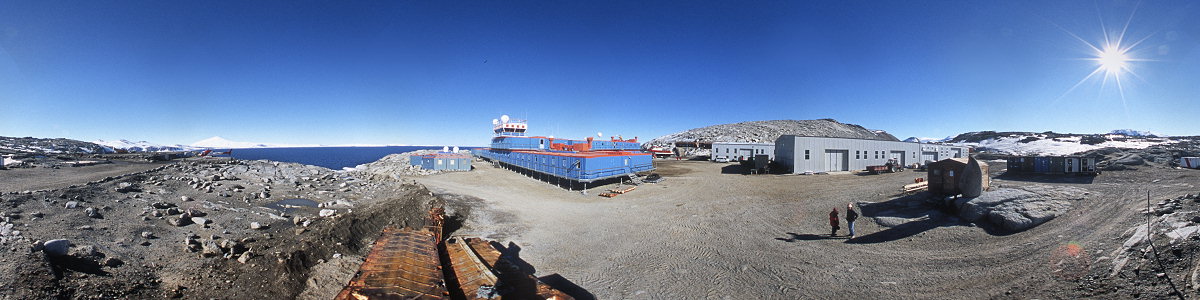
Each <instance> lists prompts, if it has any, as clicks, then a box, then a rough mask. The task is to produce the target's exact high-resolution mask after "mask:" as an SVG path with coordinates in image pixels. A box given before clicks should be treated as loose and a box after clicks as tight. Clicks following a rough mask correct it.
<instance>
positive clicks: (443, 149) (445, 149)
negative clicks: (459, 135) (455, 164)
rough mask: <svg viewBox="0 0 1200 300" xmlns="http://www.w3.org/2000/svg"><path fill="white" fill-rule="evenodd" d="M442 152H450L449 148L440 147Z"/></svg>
mask: <svg viewBox="0 0 1200 300" xmlns="http://www.w3.org/2000/svg"><path fill="white" fill-rule="evenodd" d="M442 152H450V146H442Z"/></svg>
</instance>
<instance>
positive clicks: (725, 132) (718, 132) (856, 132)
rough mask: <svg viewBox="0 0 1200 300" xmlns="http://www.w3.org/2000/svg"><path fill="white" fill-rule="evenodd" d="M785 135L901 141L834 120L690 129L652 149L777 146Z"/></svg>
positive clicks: (658, 141)
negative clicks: (684, 145)
mask: <svg viewBox="0 0 1200 300" xmlns="http://www.w3.org/2000/svg"><path fill="white" fill-rule="evenodd" d="M782 135H801V136H821V137H841V138H858V139H872V140H884V141H898V139H896V137H895V136H892V135H891V134H888V133H887V132H885V131H883V130H871V129H867V128H864V127H862V126H858V125H854V124H845V123H841V122H838V121H835V120H833V119H820V120H771V121H752V122H741V123H733V124H720V125H712V126H708V127H701V128H695V129H689V130H686V131H683V132H678V133H673V134H669V135H665V136H661V137H658V138H655V139H653V140H650V142H649V143H650V144H651V145H670V144H672V143H675V142H693V141H702V142H752V143H774V142H775V140H776V139H778V138H779V136H782Z"/></svg>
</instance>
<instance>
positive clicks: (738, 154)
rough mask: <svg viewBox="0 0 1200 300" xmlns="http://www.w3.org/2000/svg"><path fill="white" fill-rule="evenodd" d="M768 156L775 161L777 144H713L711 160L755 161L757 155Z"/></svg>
mask: <svg viewBox="0 0 1200 300" xmlns="http://www.w3.org/2000/svg"><path fill="white" fill-rule="evenodd" d="M759 154H766V155H768V156H769V157H768V159H775V144H768V143H713V144H712V156H711V158H710V159H711V160H717V158H722V157H723V158H726V159H729V160H730V161H736V160H753V159H754V156H755V155H759Z"/></svg>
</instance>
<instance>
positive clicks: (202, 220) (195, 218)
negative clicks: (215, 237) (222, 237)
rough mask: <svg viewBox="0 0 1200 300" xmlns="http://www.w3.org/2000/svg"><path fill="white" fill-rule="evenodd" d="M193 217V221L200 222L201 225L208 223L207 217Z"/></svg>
mask: <svg viewBox="0 0 1200 300" xmlns="http://www.w3.org/2000/svg"><path fill="white" fill-rule="evenodd" d="M191 219H192V223H196V224H199V225H206V224H208V219H205V218H201V217H192V218H191Z"/></svg>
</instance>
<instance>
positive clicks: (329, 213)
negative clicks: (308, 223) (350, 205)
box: [317, 209, 337, 217]
mask: <svg viewBox="0 0 1200 300" xmlns="http://www.w3.org/2000/svg"><path fill="white" fill-rule="evenodd" d="M334 214H337V211H336V210H332V209H322V210H321V212H320V213H317V215H319V216H321V217H329V216H333V215H334Z"/></svg>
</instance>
